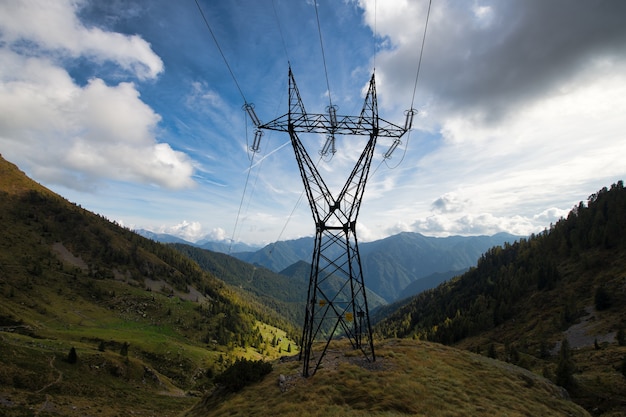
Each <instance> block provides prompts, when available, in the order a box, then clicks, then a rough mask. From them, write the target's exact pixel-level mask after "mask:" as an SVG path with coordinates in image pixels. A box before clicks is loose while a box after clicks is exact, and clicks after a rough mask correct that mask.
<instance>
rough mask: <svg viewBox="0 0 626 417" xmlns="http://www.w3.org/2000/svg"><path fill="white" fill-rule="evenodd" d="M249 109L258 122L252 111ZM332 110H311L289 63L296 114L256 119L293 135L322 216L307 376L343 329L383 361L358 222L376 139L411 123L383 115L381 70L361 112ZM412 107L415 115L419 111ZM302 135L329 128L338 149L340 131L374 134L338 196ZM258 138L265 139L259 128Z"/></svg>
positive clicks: (307, 328) (305, 349)
mask: <svg viewBox="0 0 626 417" xmlns="http://www.w3.org/2000/svg"><path fill="white" fill-rule="evenodd" d="M247 110H249V112H251V113H252V115H251V116H252V117H253V120H254V119H255V118H256V116H255V115H254V114H253V111H251V109H247ZM327 111H328V113H327V114H310V113H307V112H306V111H305V109H304V105H303V103H302V100H301V98H300V93H299V91H298V87H297V86H296V82H295V79H294V77H293V73H292V71H291V68H289V112H288V113H287V114H285V115H283V116H281V117H279V118H277V119H275V120H272V121H271V122H269V123H266V124H260V123H258V124H257V127H258V131H257V132H261V129H267V130H275V131H281V132H288V133H289V136H290V138H291V144H292V145H293V149H294V152H295V156H296V161H297V163H298V167H299V169H300V175H301V176H302V182H303V183H304V188H305V191H306V195H307V197H308V200H309V205H310V206H311V211H312V214H313V220H314V221H315V231H316V233H315V243H314V248H313V257H312V262H311V264H312V267H311V273H310V280H309V289H308V295H307V304H306V313H305V322H304V326H303V331H302V342H301V344H302V350H301V353H300V359H301V360H302V359H303V360H304V363H303V371H302V374H303V375H304V376H305V377H308V376H310V375H313V374H315V372H316V371H317V369H318V367H319V366H320V363H321V361H322V359H323V357H324V355H325V354H326V350H327V348H328V346H329V344H330V342H331V341H332V339H333V338H334V337H336V336H337V335H338V334H340V333H341V332H343V335H344V336H345V337H346V338H348V339H349V340H350V343H351V344H352V347H353V348H354V349H360V350H361V351H362V352H363V354H364V355H365V357H366V358H367V359H368V360H370V361H375V360H376V355H375V352H374V343H373V339H372V328H371V324H370V317H369V310H368V306H367V294H366V291H365V283H364V280H363V273H362V268H361V258H360V256H359V248H358V241H357V236H356V220H357V216H358V213H359V208H360V206H361V200H362V198H363V193H364V191H365V184H366V182H367V178H368V174H369V171H370V165H371V162H372V158H373V155H374V148H375V146H376V140H377V138H378V137H379V136H380V137H389V138H394V145H395V146H397V144H398V143H399V140H400V137H402V135H404V134H405V133H406V132H407V131H408V130H409V129H410V121H409V115H407V122H406V123H405V126H404V127H400V126H397V125H394V124H393V123H390V122H387V121H386V120H383V119H381V118H379V117H378V105H377V101H376V85H375V81H374V75H372V78H371V80H370V83H369V89H368V92H367V95H366V97H365V103H364V104H363V109H362V110H361V114H360V115H359V116H337V114H336V108H335V107H334V106H330V107H329V108H328V109H327ZM409 113H410V118H411V119H412V116H413V111H410V112H409ZM257 120H258V119H257ZM298 133H318V134H319V133H321V134H326V135H327V138H328V141H327V146H325V149H326V150H327V149H329V148H330V146H329V144H331V146H332V149H333V152H334V140H335V136H336V135H362V136H369V140H368V142H367V144H366V145H365V148H364V150H363V152H362V153H361V155H360V157H359V159H358V161H357V163H356V165H355V166H354V169H353V170H352V172H351V174H350V176H349V177H348V180H347V181H346V183H345V185H344V187H343V189H342V190H341V192H340V193H339V194H338V195H337V196H336V197H334V196H333V195H332V194H331V192H330V191H329V189H328V187H327V186H326V184H325V183H324V180H323V179H322V176H321V175H320V173H319V172H318V170H317V168H316V167H315V165H314V163H313V161H312V160H311V158H310V157H309V154H308V153H307V151H306V149H305V147H304V146H303V145H302V142H301V141H300V139H299V137H298ZM257 136H258V137H260V134H259V135H257ZM320 341H321V342H325V344H324V345H323V348H322V350H321V352H320V353H317V357H314V352H312V348H313V343H314V342H320Z"/></svg>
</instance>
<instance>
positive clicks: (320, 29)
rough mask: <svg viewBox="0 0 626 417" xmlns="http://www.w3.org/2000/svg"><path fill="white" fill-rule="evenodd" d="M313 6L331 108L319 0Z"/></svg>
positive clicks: (331, 101) (331, 106) (330, 101)
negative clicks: (318, 6) (318, 9)
mask: <svg viewBox="0 0 626 417" xmlns="http://www.w3.org/2000/svg"><path fill="white" fill-rule="evenodd" d="M313 7H315V19H316V20H317V32H318V33H319V36H320V47H321V48H322V61H323V62H324V74H325V75H326V88H327V89H328V101H329V103H330V108H333V100H332V98H331V96H330V82H329V81H328V69H327V68H326V54H325V53H324V41H323V40H322V28H321V26H320V15H319V13H318V11H317V0H314V1H313Z"/></svg>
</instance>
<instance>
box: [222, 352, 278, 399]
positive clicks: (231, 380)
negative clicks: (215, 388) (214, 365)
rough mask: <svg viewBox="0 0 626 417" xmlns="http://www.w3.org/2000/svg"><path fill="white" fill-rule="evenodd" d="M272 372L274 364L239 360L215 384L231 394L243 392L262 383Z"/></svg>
mask: <svg viewBox="0 0 626 417" xmlns="http://www.w3.org/2000/svg"><path fill="white" fill-rule="evenodd" d="M270 372H272V364H271V363H269V362H264V361H262V360H258V361H253V360H248V359H245V358H244V359H237V360H236V361H235V363H234V364H233V365H232V366H230V367H229V368H228V369H226V370H225V371H224V372H222V373H221V374H219V375H218V376H216V377H215V383H217V384H220V385H222V386H223V387H224V388H225V389H226V390H228V391H231V392H237V391H241V390H242V389H243V388H244V387H245V386H247V385H250V384H253V383H255V382H258V381H261V380H262V379H263V377H264V376H265V375H267V374H269V373H270Z"/></svg>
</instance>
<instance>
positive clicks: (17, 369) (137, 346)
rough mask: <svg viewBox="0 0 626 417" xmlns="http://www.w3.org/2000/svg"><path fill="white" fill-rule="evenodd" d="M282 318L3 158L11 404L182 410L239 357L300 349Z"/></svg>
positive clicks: (4, 386) (3, 348) (13, 409)
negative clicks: (284, 328) (282, 324)
mask: <svg viewBox="0 0 626 417" xmlns="http://www.w3.org/2000/svg"><path fill="white" fill-rule="evenodd" d="M279 319H280V316H279V315H278V314H276V313H274V314H272V313H271V311H270V309H267V308H265V307H262V306H261V304H260V303H258V301H257V300H256V299H255V298H254V297H252V296H248V295H244V294H243V293H241V292H239V291H237V290H235V289H233V288H231V287H228V286H227V285H225V284H224V283H223V281H221V280H219V279H217V278H215V276H213V275H211V274H209V273H207V272H205V271H203V270H202V269H201V268H200V267H199V266H198V265H197V264H196V263H195V262H193V261H191V260H190V259H188V258H187V257H185V256H183V255H182V254H180V253H179V252H177V251H175V250H173V249H172V248H169V247H167V246H165V245H162V244H160V243H156V242H153V241H151V240H148V239H145V238H143V237H140V236H138V235H137V234H135V233H133V232H131V231H130V230H127V229H125V228H122V227H120V226H119V225H117V224H115V223H112V222H110V221H108V220H106V219H105V218H103V217H101V216H98V215H95V214H93V213H90V212H88V211H86V210H84V209H82V208H81V207H79V206H76V205H74V204H72V203H70V202H68V201H66V200H64V199H63V198H61V197H60V196H58V195H56V194H54V193H52V192H51V191H49V190H48V189H46V188H44V187H42V186H40V185H39V184H36V183H34V182H33V181H31V180H30V179H28V178H27V177H26V176H25V175H24V174H23V173H22V172H20V171H19V170H18V169H17V167H16V166H15V165H13V164H11V163H9V162H7V161H5V160H4V159H2V158H1V157H0V414H1V415H6V416H13V415H15V416H18V415H19V416H22V415H33V414H34V413H35V411H36V412H37V413H38V414H39V413H40V412H41V413H44V414H40V415H45V413H59V414H62V415H86V414H98V415H129V414H130V411H131V410H132V411H133V412H134V413H135V414H136V415H142V414H145V415H154V414H158V415H161V416H163V415H175V414H177V413H178V412H179V411H180V410H181V409H183V408H185V406H186V405H190V404H191V403H193V402H194V398H193V396H190V394H194V393H195V394H197V395H199V394H200V393H202V392H204V391H205V390H206V389H208V388H210V387H212V385H213V378H214V377H215V375H217V374H219V373H220V372H221V371H223V370H224V369H226V368H227V366H228V365H229V363H231V362H232V361H233V360H235V358H238V357H242V356H243V357H251V358H257V359H259V358H271V357H278V356H279V355H280V354H281V353H280V352H281V350H282V351H286V350H287V349H288V348H289V349H290V348H291V347H290V341H289V339H288V338H287V337H286V334H285V332H284V331H282V330H279V329H278V328H276V327H273V326H271V325H270V324H266V323H263V322H262V321H263V320H265V321H273V322H274V323H279V322H280V320H279ZM279 340H280V342H279ZM291 343H293V342H291ZM294 351H295V344H294Z"/></svg>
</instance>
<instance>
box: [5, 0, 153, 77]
mask: <svg viewBox="0 0 626 417" xmlns="http://www.w3.org/2000/svg"><path fill="white" fill-rule="evenodd" d="M83 3H84V2H83V1H77V0H56V1H47V0H22V1H5V2H1V3H0V28H1V30H0V33H1V35H2V40H3V41H4V42H7V43H8V44H12V45H14V47H15V48H20V47H19V42H20V41H26V42H32V43H33V44H34V45H36V49H35V50H33V49H31V50H29V51H25V52H26V53H28V54H33V53H35V54H38V53H45V54H52V53H56V54H61V55H68V56H70V57H73V58H77V57H81V56H83V57H88V58H90V59H93V60H96V61H100V62H102V61H112V62H114V63H116V64H117V65H119V66H120V67H122V68H124V69H125V70H128V71H131V72H133V73H134V75H136V76H137V77H138V78H140V79H145V78H154V77H156V76H157V75H158V74H159V73H160V72H162V71H163V61H162V60H161V58H159V56H158V55H156V54H155V53H154V52H153V51H152V49H151V47H150V44H148V42H146V41H145V40H144V39H142V38H141V37H139V36H137V35H132V36H128V35H123V34H121V33H114V32H106V31H104V30H102V29H100V28H96V27H92V28H87V27H85V26H84V25H83V24H82V23H81V22H80V20H79V19H78V17H77V16H76V13H77V12H78V11H79V9H80V7H81V5H82V4H83ZM16 44H17V46H16ZM28 46H29V47H31V46H33V45H28Z"/></svg>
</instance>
